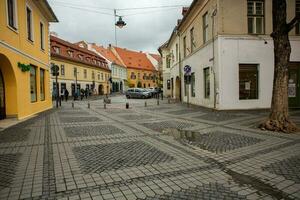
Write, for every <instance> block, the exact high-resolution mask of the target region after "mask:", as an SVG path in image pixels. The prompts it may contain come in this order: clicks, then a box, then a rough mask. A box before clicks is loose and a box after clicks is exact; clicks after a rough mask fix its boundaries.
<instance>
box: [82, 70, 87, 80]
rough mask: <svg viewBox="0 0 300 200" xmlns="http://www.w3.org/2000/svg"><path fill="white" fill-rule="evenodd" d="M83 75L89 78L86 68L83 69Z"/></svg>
mask: <svg viewBox="0 0 300 200" xmlns="http://www.w3.org/2000/svg"><path fill="white" fill-rule="evenodd" d="M83 76H84V78H87V70H86V69H84V70H83Z"/></svg>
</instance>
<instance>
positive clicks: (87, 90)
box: [84, 88, 89, 99]
mask: <svg viewBox="0 0 300 200" xmlns="http://www.w3.org/2000/svg"><path fill="white" fill-rule="evenodd" d="M88 94H89V89H87V88H86V89H85V91H84V95H85V98H86V99H87V97H88Z"/></svg>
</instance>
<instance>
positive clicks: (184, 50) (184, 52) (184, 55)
mask: <svg viewBox="0 0 300 200" xmlns="http://www.w3.org/2000/svg"><path fill="white" fill-rule="evenodd" d="M183 57H186V36H184V38H183Z"/></svg>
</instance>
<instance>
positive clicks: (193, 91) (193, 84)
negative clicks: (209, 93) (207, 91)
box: [191, 73, 196, 97]
mask: <svg viewBox="0 0 300 200" xmlns="http://www.w3.org/2000/svg"><path fill="white" fill-rule="evenodd" d="M191 95H192V97H195V96H196V94H195V73H192V76H191Z"/></svg>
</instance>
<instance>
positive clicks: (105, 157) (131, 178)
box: [0, 97, 300, 200]
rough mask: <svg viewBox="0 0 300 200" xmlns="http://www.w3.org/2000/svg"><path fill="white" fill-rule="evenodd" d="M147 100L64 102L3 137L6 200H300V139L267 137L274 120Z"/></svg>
mask: <svg viewBox="0 0 300 200" xmlns="http://www.w3.org/2000/svg"><path fill="white" fill-rule="evenodd" d="M144 101H145V100H128V102H129V103H130V109H128V110H126V109H125V102H127V100H125V99H124V98H123V97H113V98H112V102H113V103H112V104H111V105H107V109H104V108H103V103H102V100H94V101H91V102H90V104H91V106H90V109H88V107H87V101H83V102H75V108H72V107H71V102H68V103H65V102H63V105H62V107H61V108H59V109H55V108H54V109H53V110H50V111H48V112H45V113H42V114H40V115H39V116H38V117H35V118H33V119H30V120H28V121H25V122H22V123H20V124H18V125H15V126H13V127H10V128H8V129H5V130H4V131H1V132H0V199H1V200H4V199H60V200H63V199H69V200H75V199H82V200H83V199H93V200H95V199H119V200H121V199H124V200H126V199H127V200H135V199H147V200H154V199H176V200H180V199H184V200H189V199H300V134H293V135H286V134H279V133H271V132H267V131H260V130H258V129H257V128H256V125H257V123H258V122H259V121H261V120H263V119H264V118H265V117H266V115H267V113H265V112H263V111H260V112H255V111H249V112H246V111H243V112H212V111H210V110H208V109H204V108H199V107H192V108H187V107H186V105H181V104H168V103H167V102H166V101H163V102H160V105H157V103H156V100H147V105H148V106H147V107H144ZM291 115H292V119H293V120H294V121H295V122H296V123H298V124H299V125H300V111H299V110H298V111H297V110H295V111H292V112H291Z"/></svg>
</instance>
